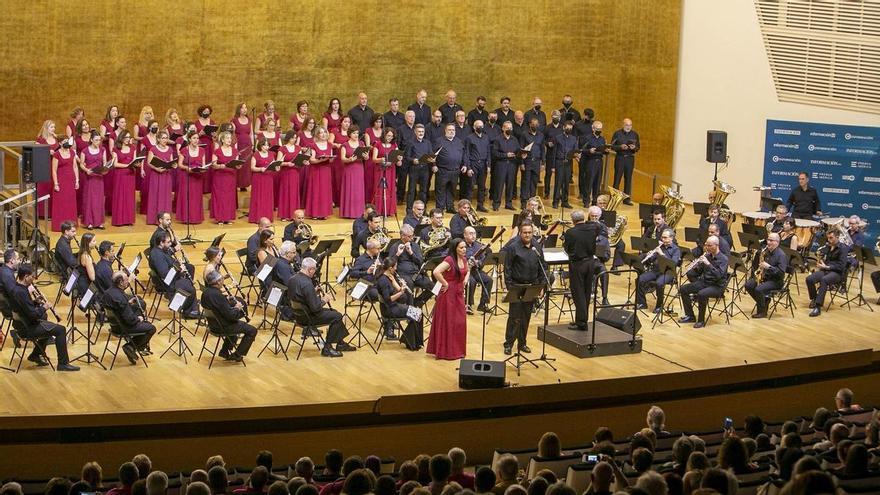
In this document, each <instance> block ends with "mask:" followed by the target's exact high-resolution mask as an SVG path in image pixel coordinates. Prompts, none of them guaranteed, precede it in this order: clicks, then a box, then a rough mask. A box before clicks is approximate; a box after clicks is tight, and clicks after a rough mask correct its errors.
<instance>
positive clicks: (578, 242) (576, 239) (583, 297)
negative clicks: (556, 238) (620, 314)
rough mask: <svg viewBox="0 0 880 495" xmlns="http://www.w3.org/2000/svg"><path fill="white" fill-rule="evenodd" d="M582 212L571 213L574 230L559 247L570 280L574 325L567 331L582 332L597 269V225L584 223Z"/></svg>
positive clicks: (585, 325)
mask: <svg viewBox="0 0 880 495" xmlns="http://www.w3.org/2000/svg"><path fill="white" fill-rule="evenodd" d="M585 220H586V218H585V214H584V212H583V210H575V211H573V212H571V221H572V223H574V227H572V228H570V229H568V230H567V231H566V232H565V242H564V243H563V245H562V247H563V249H565V254H567V255H568V273H569V276H570V277H571V279H570V280H571V297H572V299H573V300H574V308H575V317H574V323H572V324H571V325H569V326H568V328H569V329H570V330H586V329H587V321H588V319H589V310H590V298H592V296H593V278H594V277H595V271H596V268H597V265H598V260H597V259H596V241H597V240H598V238H599V233H600V229H601V225H600V224H599V223H597V222H589V223H587V222H586V221H585Z"/></svg>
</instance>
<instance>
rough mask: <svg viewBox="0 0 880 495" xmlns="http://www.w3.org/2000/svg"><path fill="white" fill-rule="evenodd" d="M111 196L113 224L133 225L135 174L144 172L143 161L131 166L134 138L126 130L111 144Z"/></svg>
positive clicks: (133, 156) (133, 154) (133, 153)
mask: <svg viewBox="0 0 880 495" xmlns="http://www.w3.org/2000/svg"><path fill="white" fill-rule="evenodd" d="M113 148H114V149H113V167H114V172H113V196H112V197H111V198H110V215H111V217H112V219H111V224H112V225H113V226H122V225H133V224H134V219H135V214H134V183H135V179H134V178H135V175H141V174H143V173H144V170H143V162H141V164H140V165H135V166H134V167H132V166H131V163H132V162H133V161H134V158H135V151H134V140H133V139H132V137H131V133H129V132H128V131H126V130H122V131H120V132H119V135H118V136H117V137H116V140H115V141H114V146H113Z"/></svg>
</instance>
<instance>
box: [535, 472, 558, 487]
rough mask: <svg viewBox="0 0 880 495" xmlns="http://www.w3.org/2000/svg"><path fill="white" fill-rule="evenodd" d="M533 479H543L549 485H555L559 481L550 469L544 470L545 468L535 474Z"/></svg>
mask: <svg viewBox="0 0 880 495" xmlns="http://www.w3.org/2000/svg"><path fill="white" fill-rule="evenodd" d="M535 477H538V478H544V479H545V480H547V482H548V483H550V484H551V485H552V484H553V483H556V482H557V481H559V478H557V477H556V474H555V473H554V472H553V471H551V470H550V469H546V468H545V469H542V470H540V471H538V472H537V473H535ZM548 488H549V487H548Z"/></svg>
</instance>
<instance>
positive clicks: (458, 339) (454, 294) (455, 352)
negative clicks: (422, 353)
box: [427, 256, 468, 359]
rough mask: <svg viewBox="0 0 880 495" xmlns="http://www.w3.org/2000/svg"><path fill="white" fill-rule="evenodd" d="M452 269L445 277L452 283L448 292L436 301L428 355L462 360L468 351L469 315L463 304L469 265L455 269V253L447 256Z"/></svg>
mask: <svg viewBox="0 0 880 495" xmlns="http://www.w3.org/2000/svg"><path fill="white" fill-rule="evenodd" d="M443 261H445V262H446V263H448V264H449V266H450V268H449V270H446V273H444V274H443V278H445V279H446V282H448V283H449V287H448V288H447V289H446V292H441V293H440V295H439V296H437V302H436V303H435V304H434V319H433V320H432V321H431V338H430V339H429V340H428V349H427V352H428V354H433V355H434V356H436V357H437V359H461V358H463V357H464V356H465V354H467V315H466V314H465V305H464V287H463V284H464V277H465V276H466V275H467V270H468V268H467V266H465V268H464V269H462V270H457V269H456V268H455V263H456V262H455V260H453V258H452V256H447V257H446V258H444V260H443Z"/></svg>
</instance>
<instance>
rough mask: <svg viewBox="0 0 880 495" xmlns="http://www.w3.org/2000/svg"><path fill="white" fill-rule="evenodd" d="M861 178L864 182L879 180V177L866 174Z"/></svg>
mask: <svg viewBox="0 0 880 495" xmlns="http://www.w3.org/2000/svg"><path fill="white" fill-rule="evenodd" d="M862 180H863V181H865V182H880V177H871V176H870V175H866V176H864V177H862Z"/></svg>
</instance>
